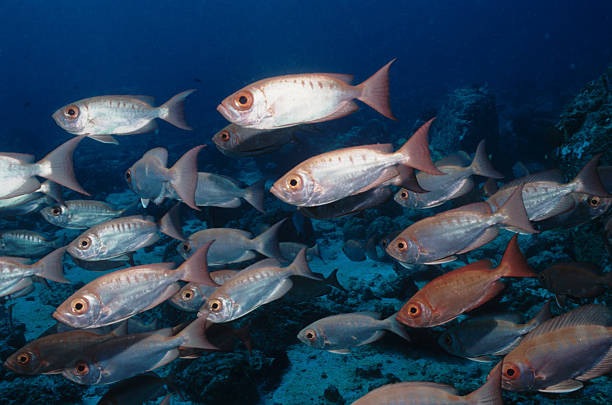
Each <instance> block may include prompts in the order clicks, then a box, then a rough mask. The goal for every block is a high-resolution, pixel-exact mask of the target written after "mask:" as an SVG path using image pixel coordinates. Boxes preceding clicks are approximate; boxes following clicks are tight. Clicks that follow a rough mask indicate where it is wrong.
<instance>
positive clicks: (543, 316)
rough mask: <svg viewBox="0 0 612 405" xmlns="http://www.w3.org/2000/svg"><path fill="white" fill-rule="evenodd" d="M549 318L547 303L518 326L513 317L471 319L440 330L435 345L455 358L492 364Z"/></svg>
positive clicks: (515, 318) (498, 316)
mask: <svg viewBox="0 0 612 405" xmlns="http://www.w3.org/2000/svg"><path fill="white" fill-rule="evenodd" d="M551 317H552V314H551V313H550V301H549V302H547V303H546V304H544V305H543V306H542V308H541V309H540V311H539V312H538V313H537V314H536V316H534V317H533V319H531V320H530V321H529V322H527V323H520V322H521V321H520V319H521V316H520V315H517V314H505V315H496V316H480V317H475V318H471V319H468V320H466V321H463V322H461V323H460V324H459V325H456V326H453V327H451V328H449V329H447V330H446V331H444V333H442V335H441V336H440V337H439V338H438V343H439V344H440V346H442V348H443V349H444V350H446V351H447V352H449V353H450V354H454V355H455V356H458V357H464V358H467V359H470V360H472V361H480V362H489V361H495V356H503V355H504V354H507V353H509V352H510V351H511V350H512V349H514V348H515V347H516V346H517V345H518V344H519V342H520V341H521V339H522V338H523V336H525V335H526V334H527V333H529V332H531V331H532V330H533V329H535V328H536V327H537V326H538V325H540V324H541V323H542V322H544V321H546V320H548V319H550V318H551Z"/></svg>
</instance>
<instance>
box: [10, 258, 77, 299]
mask: <svg viewBox="0 0 612 405" xmlns="http://www.w3.org/2000/svg"><path fill="white" fill-rule="evenodd" d="M65 251H66V248H63V247H62V248H59V249H56V250H54V251H53V252H51V253H49V254H48V255H47V256H45V257H43V258H42V259H40V260H39V261H37V262H36V263H34V264H26V260H24V259H20V258H17V257H0V297H4V296H7V295H11V294H14V293H16V292H19V291H21V290H23V289H24V288H27V287H28V286H29V285H31V284H32V279H31V277H32V276H38V277H43V278H46V279H48V280H53V281H57V282H58V283H70V281H68V280H67V279H66V277H64V266H63V264H62V259H63V257H64V253H65Z"/></svg>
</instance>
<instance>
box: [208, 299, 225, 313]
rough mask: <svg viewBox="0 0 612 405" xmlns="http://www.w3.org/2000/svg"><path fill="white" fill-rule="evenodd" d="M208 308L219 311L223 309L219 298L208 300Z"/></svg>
mask: <svg viewBox="0 0 612 405" xmlns="http://www.w3.org/2000/svg"><path fill="white" fill-rule="evenodd" d="M208 308H210V310H211V311H212V312H219V311H221V310H222V309H223V303H222V302H221V301H220V300H217V299H213V300H210V301H209V302H208Z"/></svg>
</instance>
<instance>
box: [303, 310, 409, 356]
mask: <svg viewBox="0 0 612 405" xmlns="http://www.w3.org/2000/svg"><path fill="white" fill-rule="evenodd" d="M395 316H396V314H393V315H391V316H390V317H388V318H386V319H381V317H380V314H379V313H377V312H353V313H349V314H339V315H332V316H328V317H326V318H323V319H319V320H318V321H315V322H313V323H311V324H310V325H308V326H306V327H305V328H304V329H302V330H301V331H300V332H299V333H298V335H297V338H298V339H299V340H300V341H301V342H302V343H304V344H305V345H307V346H310V347H312V348H315V349H321V350H327V351H329V352H332V353H340V354H347V353H350V349H351V348H354V347H359V346H363V345H367V344H370V343H372V342H375V341H377V340H378V339H380V338H382V337H383V336H384V334H385V331H390V332H393V333H395V334H396V335H398V336H400V337H402V338H404V339H406V340H407V341H410V337H409V336H408V333H406V331H405V330H404V327H403V326H402V325H401V324H399V323H398V322H397V321H396V320H395Z"/></svg>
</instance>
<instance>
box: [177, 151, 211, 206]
mask: <svg viewBox="0 0 612 405" xmlns="http://www.w3.org/2000/svg"><path fill="white" fill-rule="evenodd" d="M204 146H206V145H199V146H196V147H195V148H192V149H190V150H188V151H187V152H186V153H185V154H184V155H183V156H181V158H180V159H179V160H177V161H176V163H175V164H174V166H172V167H171V168H170V170H169V172H170V185H171V186H172V188H174V190H176V193H177V194H178V195H179V197H180V198H181V200H183V202H184V203H185V204H187V205H188V206H189V207H191V208H193V209H194V210H199V208H198V207H197V206H196V203H195V192H196V188H197V186H198V152H199V151H200V149H202V148H203V147H204Z"/></svg>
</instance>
